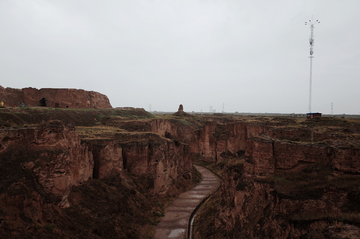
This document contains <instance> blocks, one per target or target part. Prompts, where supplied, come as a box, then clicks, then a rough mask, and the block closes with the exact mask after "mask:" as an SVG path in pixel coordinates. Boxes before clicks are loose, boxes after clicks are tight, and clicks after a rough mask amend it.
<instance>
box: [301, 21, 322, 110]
mask: <svg viewBox="0 0 360 239" xmlns="http://www.w3.org/2000/svg"><path fill="white" fill-rule="evenodd" d="M318 23H320V21H319V20H316V21H314V20H312V19H311V20H309V21H307V22H305V25H310V30H311V33H310V38H309V44H310V56H309V58H310V88H309V113H311V85H312V59H313V58H314V56H313V55H314V28H315V27H314V25H315V24H318Z"/></svg>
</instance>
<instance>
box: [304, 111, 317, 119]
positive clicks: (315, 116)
mask: <svg viewBox="0 0 360 239" xmlns="http://www.w3.org/2000/svg"><path fill="white" fill-rule="evenodd" d="M306 118H308V119H313V118H321V113H318V112H317V113H307V114H306Z"/></svg>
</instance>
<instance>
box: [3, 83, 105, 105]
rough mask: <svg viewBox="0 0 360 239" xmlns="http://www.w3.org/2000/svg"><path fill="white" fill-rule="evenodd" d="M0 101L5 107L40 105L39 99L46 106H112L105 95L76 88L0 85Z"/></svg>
mask: <svg viewBox="0 0 360 239" xmlns="http://www.w3.org/2000/svg"><path fill="white" fill-rule="evenodd" d="M0 97H1V99H0V100H1V101H3V102H4V106H5V107H12V106H14V105H15V106H17V107H19V106H20V103H25V106H29V107H35V106H40V100H41V99H43V98H45V99H46V106H49V107H60V108H67V107H68V108H98V109H104V108H112V107H111V105H110V102H109V99H108V98H107V96H106V95H103V94H100V93H98V92H94V91H85V90H77V89H51V88H42V89H40V90H38V89H35V88H23V89H21V90H20V89H12V88H3V87H1V86H0Z"/></svg>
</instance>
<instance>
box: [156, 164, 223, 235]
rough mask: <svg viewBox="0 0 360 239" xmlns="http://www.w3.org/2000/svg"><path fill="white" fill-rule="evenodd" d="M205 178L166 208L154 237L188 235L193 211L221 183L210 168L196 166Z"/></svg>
mask: <svg viewBox="0 0 360 239" xmlns="http://www.w3.org/2000/svg"><path fill="white" fill-rule="evenodd" d="M195 167H196V169H197V170H198V171H199V172H200V173H201V174H202V178H203V180H202V181H201V182H200V183H199V184H198V185H197V186H196V187H194V188H193V189H191V190H190V191H187V192H185V193H183V194H181V195H180V196H179V197H178V198H177V199H176V200H174V201H173V202H172V203H171V204H170V205H169V206H168V207H167V208H166V210H165V216H164V217H163V218H162V219H161V221H160V223H159V224H158V225H157V227H156V229H155V233H154V237H153V238H154V239H164V238H172V239H184V238H186V237H187V231H188V225H189V220H190V216H191V213H192V212H193V211H194V210H195V208H196V207H197V205H199V203H201V201H202V200H203V199H204V198H205V197H207V196H209V195H210V194H212V193H213V192H214V191H215V190H216V189H217V188H218V187H219V185H220V181H219V179H218V178H217V177H216V176H215V175H214V174H213V173H212V172H210V171H209V170H208V169H206V168H203V167H201V166H195Z"/></svg>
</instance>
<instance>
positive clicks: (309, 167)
mask: <svg viewBox="0 0 360 239" xmlns="http://www.w3.org/2000/svg"><path fill="white" fill-rule="evenodd" d="M0 158H1V160H0V166H1V167H0V170H1V172H0V173H1V174H0V175H1V176H0V177H1V187H0V235H1V236H2V237H4V238H6V237H8V238H27V237H29V238H31V237H42V238H63V237H67V238H151V236H152V233H153V229H154V226H156V224H157V223H158V222H159V221H160V218H161V217H162V216H163V215H162V214H163V212H164V207H165V206H166V205H167V203H168V201H169V200H172V199H173V198H174V197H176V196H177V195H179V194H180V193H181V192H183V191H185V190H187V189H189V188H191V187H193V186H194V185H195V184H196V183H198V182H199V181H200V178H199V173H198V172H197V171H196V169H194V167H193V164H194V163H197V164H205V165H208V166H209V167H212V168H213V169H214V170H215V171H216V170H218V171H219V174H220V176H221V177H222V180H221V187H220V189H219V190H218V192H217V193H216V194H215V195H214V197H213V198H210V199H209V200H210V201H211V200H213V203H211V204H212V205H214V206H216V208H211V206H209V205H207V203H205V204H204V206H203V208H204V209H201V210H203V211H202V212H201V211H200V213H199V218H202V215H207V214H206V213H208V212H207V211H206V210H208V211H209V210H210V211H211V210H212V211H211V212H212V213H211V214H209V215H211V216H207V217H206V218H207V219H206V220H205V219H204V220H203V221H202V223H201V224H202V227H203V228H212V230H215V232H212V234H211V237H209V235H208V234H206V233H207V232H203V231H202V230H201V228H200V229H199V227H196V225H195V231H194V235H195V236H197V238H321V237H320V236H323V238H324V237H325V238H331V237H327V236H326V235H330V234H331V235H335V236H338V237H333V238H341V237H340V236H341V235H342V233H345V232H347V234H346V233H345V234H346V235H348V236H349V235H352V236H353V237H355V236H356V235H359V232H360V230H359V225H360V224H359V223H360V217H359V215H360V214H359V213H360V204H359V199H360V198H359V197H360V188H359V185H360V184H359V183H360V175H359V173H360V165H359V164H360V163H359V162H360V160H359V159H360V121H359V120H358V119H335V118H321V119H314V120H306V119H301V118H287V117H251V116H247V117H240V116H233V115H210V116H209V115H208V116H201V115H191V114H187V113H185V112H184V111H183V107H181V110H180V107H179V111H178V112H177V113H175V114H173V115H154V114H150V113H149V112H146V111H145V110H143V109H134V108H126V109H100V107H99V109H91V110H82V109H78V110H70V109H61V108H60V109H53V108H47V107H45V108H12V109H9V108H3V109H0ZM199 220H200V219H199ZM206 223H208V224H206ZM195 224H196V220H195ZM139 228H140V229H139ZM209 231H211V230H209ZM345 234H344V235H345ZM344 238H345V237H344Z"/></svg>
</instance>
